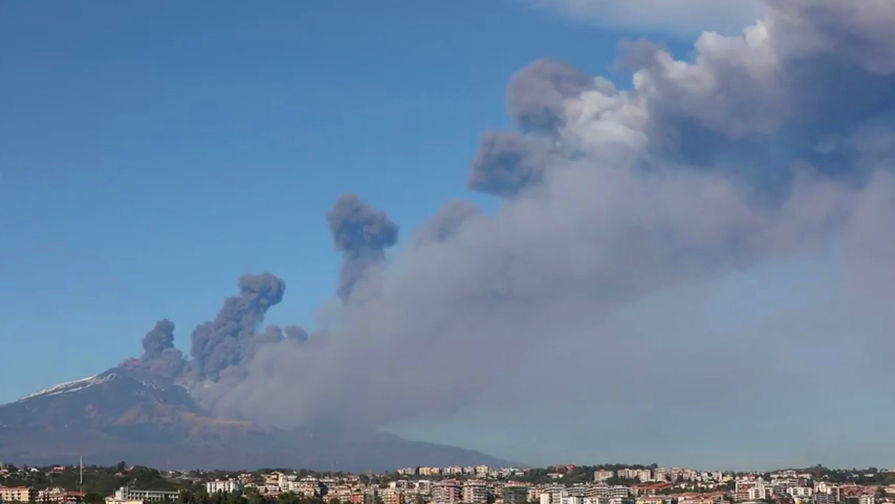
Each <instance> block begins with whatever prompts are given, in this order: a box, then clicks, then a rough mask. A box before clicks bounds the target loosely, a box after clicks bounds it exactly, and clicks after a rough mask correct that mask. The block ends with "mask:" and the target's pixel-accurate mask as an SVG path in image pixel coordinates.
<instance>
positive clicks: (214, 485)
mask: <svg viewBox="0 0 895 504" xmlns="http://www.w3.org/2000/svg"><path fill="white" fill-rule="evenodd" d="M242 488H243V485H242V483H240V482H239V480H237V479H233V478H231V479H226V480H213V481H209V482H206V483H205V491H206V492H208V493H209V495H210V494H215V493H218V492H222V493H231V492H241V491H242Z"/></svg>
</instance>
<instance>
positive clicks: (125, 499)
mask: <svg viewBox="0 0 895 504" xmlns="http://www.w3.org/2000/svg"><path fill="white" fill-rule="evenodd" d="M179 495H180V492H178V491H176V490H138V489H136V488H130V487H126V486H123V487H121V488H119V489H118V490H115V493H114V494H113V495H112V496H111V497H107V498H106V502H107V503H114V504H122V503H128V504H129V503H133V502H144V503H145V502H162V501H174V500H176V499H177V497H178V496H179Z"/></svg>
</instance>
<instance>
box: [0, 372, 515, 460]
mask: <svg viewBox="0 0 895 504" xmlns="http://www.w3.org/2000/svg"><path fill="white" fill-rule="evenodd" d="M345 434H346V433H342V432H338V431H336V430H332V429H321V428H317V429H306V430H296V431H281V430H262V429H259V428H257V427H255V426H254V425H252V424H251V423H249V422H244V421H239V420H229V419H220V418H214V417H212V416H210V415H208V414H207V412H205V411H203V409H202V408H200V407H199V406H198V405H197V404H196V403H195V402H194V401H193V400H192V398H191V397H190V396H189V394H188V393H187V392H186V390H185V389H183V388H182V387H180V386H178V385H174V384H170V383H169V384H164V383H156V382H151V381H146V380H142V379H140V378H138V377H137V376H135V375H134V374H133V373H130V372H129V371H128V370H126V369H123V368H115V369H111V370H109V371H107V372H105V373H103V374H101V375H98V376H95V377H92V378H88V379H84V380H78V381H75V382H70V383H65V384H61V385H57V386H55V387H52V388H50V389H47V390H44V391H41V392H38V393H36V394H33V395H31V396H28V397H26V398H23V399H21V400H19V401H16V402H14V403H10V404H6V405H3V406H0V460H3V461H9V462H19V463H31V464H42V463H60V462H66V461H72V460H75V459H76V458H77V457H78V456H80V455H83V456H84V457H85V459H86V460H87V461H89V463H94V464H114V463H117V462H118V461H120V460H126V461H128V462H129V463H136V464H145V465H151V466H155V467H163V468H208V469H212V468H220V469H238V468H257V467H274V466H277V467H306V468H314V469H321V470H336V469H337V470H348V471H367V470H387V469H394V468H397V467H404V466H412V465H454V464H459V465H470V464H476V463H486V464H502V463H504V462H503V461H500V460H497V459H495V458H492V457H488V456H486V455H482V454H481V453H477V452H474V451H471V450H463V449H459V448H453V447H448V446H440V445H434V444H429V443H420V442H412V441H407V440H404V439H401V438H399V437H397V436H394V435H390V434H385V433H380V432H368V433H364V432H358V431H354V430H352V431H351V432H350V435H345Z"/></svg>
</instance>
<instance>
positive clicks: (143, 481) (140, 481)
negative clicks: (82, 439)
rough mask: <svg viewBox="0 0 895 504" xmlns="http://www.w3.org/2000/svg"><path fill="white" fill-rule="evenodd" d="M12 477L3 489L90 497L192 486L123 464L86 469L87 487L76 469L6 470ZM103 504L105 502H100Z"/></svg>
mask: <svg viewBox="0 0 895 504" xmlns="http://www.w3.org/2000/svg"><path fill="white" fill-rule="evenodd" d="M6 469H7V470H8V471H9V475H8V476H6V477H5V478H3V477H0V485H3V486H29V487H33V488H34V489H36V490H44V489H47V488H63V489H65V490H80V491H83V492H85V493H86V494H88V496H93V495H99V496H106V495H111V494H112V493H113V492H114V491H115V490H116V489H118V488H120V487H122V486H130V487H132V488H151V489H153V490H180V489H181V488H186V487H188V486H190V485H192V484H193V483H192V482H190V481H183V482H176V481H172V480H170V479H168V478H166V477H165V476H164V475H163V474H162V473H161V472H159V470H158V469H153V468H151V467H141V466H135V467H131V468H128V467H126V465H125V464H124V463H123V462H122V463H120V464H118V465H117V466H113V467H100V466H88V467H84V485H83V487H82V486H81V485H80V484H79V482H80V471H79V469H78V468H77V467H65V468H63V469H62V470H61V471H54V470H51V469H50V468H42V469H40V470H36V471H35V470H31V468H22V469H21V470H20V469H19V468H17V467H16V466H6ZM100 501H102V498H100Z"/></svg>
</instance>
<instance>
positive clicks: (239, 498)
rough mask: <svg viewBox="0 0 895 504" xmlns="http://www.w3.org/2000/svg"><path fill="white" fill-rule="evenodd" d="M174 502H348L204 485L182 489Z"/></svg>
mask: <svg viewBox="0 0 895 504" xmlns="http://www.w3.org/2000/svg"><path fill="white" fill-rule="evenodd" d="M174 504H349V503H347V502H346V503H341V502H339V501H327V502H326V503H324V501H323V499H322V498H320V497H305V496H303V495H300V494H296V493H293V492H286V493H283V494H280V495H277V496H275V497H274V496H265V495H261V494H260V493H258V490H257V489H255V488H247V489H246V490H245V492H244V493H243V492H216V493H213V494H209V493H208V492H206V491H205V488H204V487H197V488H195V489H188V490H183V491H181V493H180V496H179V497H178V498H177V502H176V503H174Z"/></svg>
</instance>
